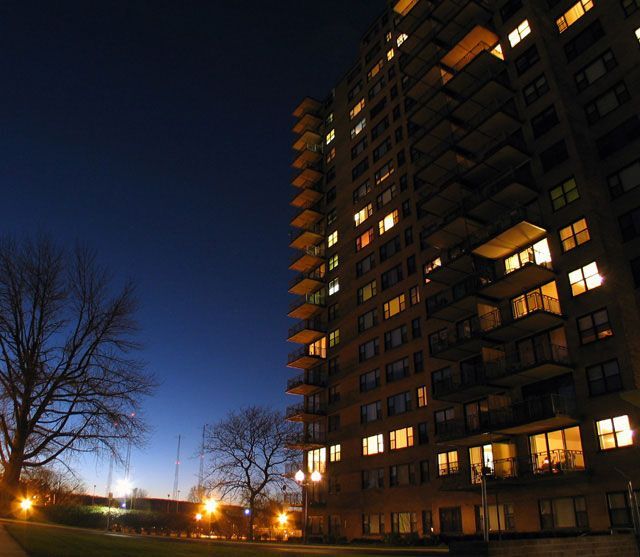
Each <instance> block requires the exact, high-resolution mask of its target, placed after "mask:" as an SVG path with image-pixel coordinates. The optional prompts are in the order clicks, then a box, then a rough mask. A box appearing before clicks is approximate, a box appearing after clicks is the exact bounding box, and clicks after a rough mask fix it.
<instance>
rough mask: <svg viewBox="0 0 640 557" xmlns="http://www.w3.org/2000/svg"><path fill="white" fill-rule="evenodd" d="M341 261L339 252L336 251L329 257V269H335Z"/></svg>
mask: <svg viewBox="0 0 640 557" xmlns="http://www.w3.org/2000/svg"><path fill="white" fill-rule="evenodd" d="M339 262H340V259H339V257H338V254H337V253H334V254H333V255H332V256H331V257H329V270H330V271H333V270H334V269H337V268H338V264H339Z"/></svg>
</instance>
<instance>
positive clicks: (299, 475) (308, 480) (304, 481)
mask: <svg viewBox="0 0 640 557" xmlns="http://www.w3.org/2000/svg"><path fill="white" fill-rule="evenodd" d="M321 479H322V475H321V474H320V472H318V471H317V470H314V471H313V472H312V473H311V476H310V477H307V476H306V474H305V473H304V472H303V471H302V470H298V471H297V472H296V475H295V480H296V482H298V484H299V485H300V486H301V487H302V498H303V499H304V502H303V505H304V517H303V525H302V541H303V543H307V530H308V524H307V523H308V520H309V494H308V488H309V486H310V485H313V484H314V483H318V482H319V481H320V480H321Z"/></svg>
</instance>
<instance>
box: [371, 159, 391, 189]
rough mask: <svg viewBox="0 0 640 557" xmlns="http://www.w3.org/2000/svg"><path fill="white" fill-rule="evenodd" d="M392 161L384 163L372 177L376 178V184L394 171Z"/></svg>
mask: <svg viewBox="0 0 640 557" xmlns="http://www.w3.org/2000/svg"><path fill="white" fill-rule="evenodd" d="M394 170H395V169H394V167H393V161H389V162H388V163H386V164H385V165H384V166H383V167H382V168H381V169H380V170H378V171H377V172H376V173H375V175H374V178H375V180H376V186H377V185H379V184H381V183H382V182H384V181H385V180H386V179H387V178H388V177H389V176H391V175H392V174H393V172H394Z"/></svg>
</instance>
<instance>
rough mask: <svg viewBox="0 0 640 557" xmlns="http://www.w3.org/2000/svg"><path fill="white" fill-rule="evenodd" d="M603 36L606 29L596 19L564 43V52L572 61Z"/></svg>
mask: <svg viewBox="0 0 640 557" xmlns="http://www.w3.org/2000/svg"><path fill="white" fill-rule="evenodd" d="M602 37H604V29H603V28H602V25H601V24H600V22H599V21H598V20H596V21H594V22H593V23H592V24H591V25H589V27H587V28H586V29H585V30H584V31H582V32H581V33H580V34H579V35H576V36H575V37H574V38H573V39H571V40H570V41H569V42H568V43H567V44H565V45H564V53H565V54H566V55H567V60H568V61H569V62H571V61H572V60H574V59H575V58H577V57H578V56H580V54H582V53H583V52H585V51H586V50H588V49H589V47H591V46H593V45H594V44H595V43H596V42H597V41H598V40H599V39H601V38H602Z"/></svg>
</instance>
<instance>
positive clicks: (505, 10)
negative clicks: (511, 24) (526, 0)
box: [500, 0, 522, 22]
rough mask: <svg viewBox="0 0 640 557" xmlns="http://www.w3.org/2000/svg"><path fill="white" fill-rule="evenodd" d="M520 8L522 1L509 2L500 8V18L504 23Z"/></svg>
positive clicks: (511, 0)
mask: <svg viewBox="0 0 640 557" xmlns="http://www.w3.org/2000/svg"><path fill="white" fill-rule="evenodd" d="M520 8H522V0H509V1H508V2H507V3H506V4H504V5H503V6H502V8H500V17H501V18H502V21H503V22H505V21H507V19H509V18H510V17H511V16H512V15H514V14H515V13H517V12H518V11H519V10H520Z"/></svg>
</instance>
